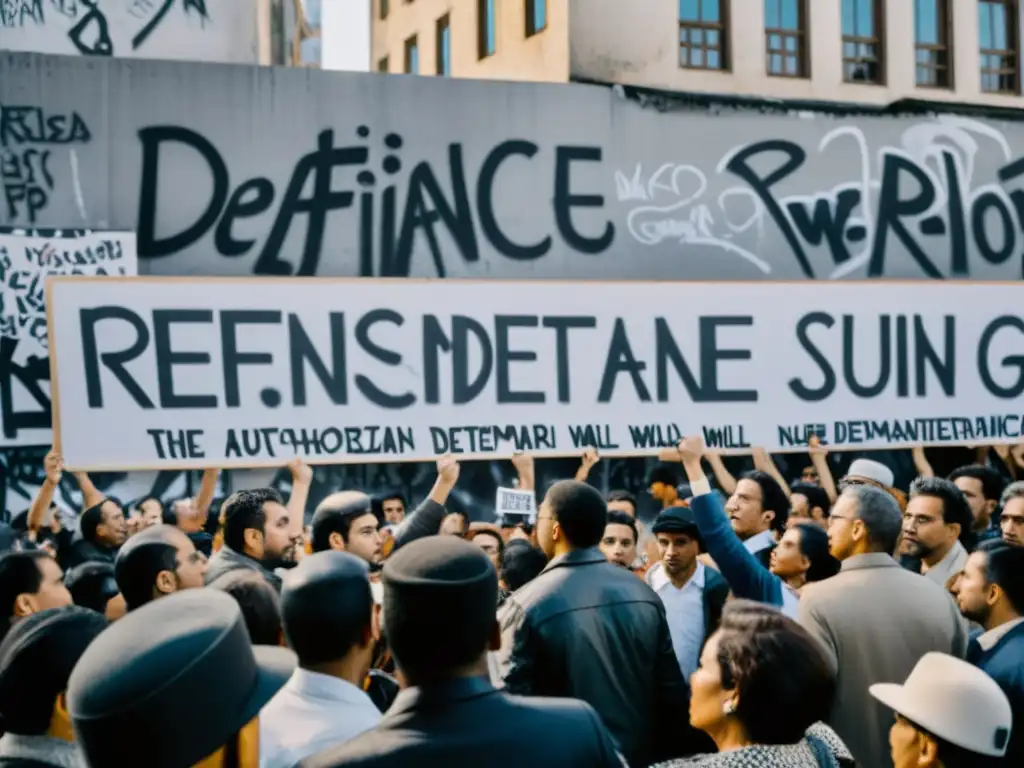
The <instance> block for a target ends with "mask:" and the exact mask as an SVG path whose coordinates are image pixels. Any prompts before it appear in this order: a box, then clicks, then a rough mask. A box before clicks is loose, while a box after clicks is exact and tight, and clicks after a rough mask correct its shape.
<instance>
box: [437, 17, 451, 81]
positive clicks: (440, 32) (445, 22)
mask: <svg viewBox="0 0 1024 768" xmlns="http://www.w3.org/2000/svg"><path fill="white" fill-rule="evenodd" d="M445 32H447V33H448V61H447V62H445V53H444V33H445ZM446 63H447V65H448V66H447V67H445V64H446ZM451 70H452V15H451V13H446V14H444V16H442V17H441V18H439V19H438V20H437V21H435V22H434V73H435V74H437V75H441V76H442V77H451V74H452V71H451Z"/></svg>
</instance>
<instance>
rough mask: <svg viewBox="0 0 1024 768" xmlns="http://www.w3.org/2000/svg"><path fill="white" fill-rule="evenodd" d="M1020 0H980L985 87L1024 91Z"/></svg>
mask: <svg viewBox="0 0 1024 768" xmlns="http://www.w3.org/2000/svg"><path fill="white" fill-rule="evenodd" d="M1018 23H1019V20H1018V9H1017V0H978V36H979V46H980V48H981V50H980V54H981V90H982V91H984V92H985V93H1012V94H1018V93H1020V69H1019V67H1020V62H1019V55H1020V54H1019V51H1018V45H1019V40H1018V34H1017V24H1018Z"/></svg>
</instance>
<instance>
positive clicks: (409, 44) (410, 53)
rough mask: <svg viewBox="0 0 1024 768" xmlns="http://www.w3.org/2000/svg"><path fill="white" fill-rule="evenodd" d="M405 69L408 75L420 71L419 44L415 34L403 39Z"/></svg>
mask: <svg viewBox="0 0 1024 768" xmlns="http://www.w3.org/2000/svg"><path fill="white" fill-rule="evenodd" d="M405 71H406V72H407V73H408V74H410V75H415V74H418V73H419V71H420V46H419V43H417V42H416V35H413V36H412V37H410V38H409V39H408V40H406V41H405Z"/></svg>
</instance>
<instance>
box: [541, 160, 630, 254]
mask: <svg viewBox="0 0 1024 768" xmlns="http://www.w3.org/2000/svg"><path fill="white" fill-rule="evenodd" d="M601 156H602V154H601V148H600V147H558V148H557V149H556V150H555V200H554V206H555V223H556V224H557V225H558V231H559V232H560V233H561V235H562V239H563V240H565V242H566V244H567V245H568V246H569V247H570V248H573V249H575V250H577V251H579V252H580V253H588V254H596V253H602V252H603V251H606V250H607V249H608V247H609V246H611V244H612V241H613V240H614V239H615V225H614V224H612V223H611V222H610V221H608V222H606V223H605V227H604V232H602V233H601V234H600V235H599V236H597V237H586V236H584V235H581V234H580V233H579V232H578V231H577V230H576V227H575V226H574V225H573V221H572V209H573V208H604V196H603V195H580V194H573V192H572V184H571V180H570V171H571V168H572V163H574V162H596V163H599V162H601Z"/></svg>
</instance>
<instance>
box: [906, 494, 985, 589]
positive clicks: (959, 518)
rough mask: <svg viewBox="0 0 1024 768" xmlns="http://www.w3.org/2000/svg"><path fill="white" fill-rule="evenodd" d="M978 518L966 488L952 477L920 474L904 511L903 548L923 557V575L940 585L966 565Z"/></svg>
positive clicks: (909, 552) (918, 557) (914, 555)
mask: <svg viewBox="0 0 1024 768" xmlns="http://www.w3.org/2000/svg"><path fill="white" fill-rule="evenodd" d="M973 524H974V521H973V517H972V515H971V508H970V506H969V505H968V503H967V499H966V498H965V497H964V494H963V492H962V491H961V490H960V489H959V488H957V487H956V485H954V484H953V483H951V482H950V481H949V480H943V479H941V478H938V477H919V478H917V480H915V481H914V482H913V483H912V484H911V486H910V500H909V502H908V503H907V509H906V512H904V513H903V551H904V552H905V553H906V554H908V555H910V556H911V557H912V558H917V559H919V560H920V569H921V575H923V576H924V577H926V578H928V579H930V580H932V581H934V582H935V583H936V584H939V585H940V586H945V584H946V582H947V581H949V579H950V578H951V577H952V576H953V575H954V574H957V573H960V571H962V570H963V569H964V565H965V564H966V563H967V548H966V547H964V545H963V544H962V543H961V539H962V538H963V537H964V536H965V535H966V536H967V537H971V530H972V527H973Z"/></svg>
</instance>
